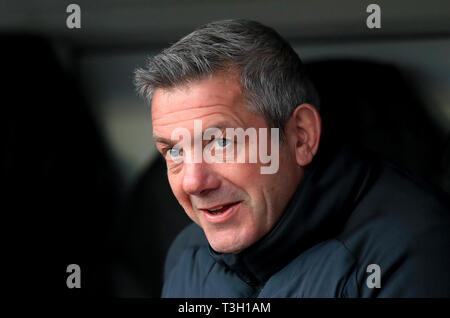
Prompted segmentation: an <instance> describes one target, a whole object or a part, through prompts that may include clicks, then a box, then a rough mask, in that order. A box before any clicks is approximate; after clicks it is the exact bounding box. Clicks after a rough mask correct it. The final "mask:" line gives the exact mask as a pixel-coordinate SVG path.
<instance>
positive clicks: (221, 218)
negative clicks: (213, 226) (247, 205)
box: [201, 201, 242, 223]
mask: <svg viewBox="0 0 450 318" xmlns="http://www.w3.org/2000/svg"><path fill="white" fill-rule="evenodd" d="M241 202H242V201H236V202H232V203H227V204H223V205H217V206H215V207H210V208H208V209H201V210H202V211H203V213H204V215H205V217H206V220H208V221H209V222H211V223H223V222H226V221H228V220H229V219H231V218H232V217H233V215H234V214H235V213H237V211H238V210H239V207H240V203H241Z"/></svg>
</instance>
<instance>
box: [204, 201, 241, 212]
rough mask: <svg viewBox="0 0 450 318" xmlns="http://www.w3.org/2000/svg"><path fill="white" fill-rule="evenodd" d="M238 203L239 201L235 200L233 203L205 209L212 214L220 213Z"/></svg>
mask: <svg viewBox="0 0 450 318" xmlns="http://www.w3.org/2000/svg"><path fill="white" fill-rule="evenodd" d="M237 203H239V202H233V203H230V204H225V205H220V206H217V207H215V208H211V209H206V210H205V211H207V212H208V213H210V214H212V215H218V214H222V213H224V212H225V211H227V210H228V209H229V208H230V207H232V206H233V205H236V204H237Z"/></svg>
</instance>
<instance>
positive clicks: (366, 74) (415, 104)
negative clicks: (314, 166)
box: [0, 0, 450, 297]
mask: <svg viewBox="0 0 450 318" xmlns="http://www.w3.org/2000/svg"><path fill="white" fill-rule="evenodd" d="M70 3H73V2H69V1H61V0H45V1H26V2H15V1H6V2H5V1H2V2H0V43H1V53H0V54H1V59H0V61H1V75H2V94H1V109H2V115H1V129H2V131H1V137H2V169H1V172H2V175H1V182H2V189H3V190H1V191H2V197H3V199H2V200H1V202H2V208H1V211H2V214H3V216H4V220H3V222H2V227H3V231H2V233H3V234H2V236H3V246H4V253H3V254H4V256H3V257H2V260H3V264H4V265H6V267H7V269H6V271H5V272H4V278H5V280H6V281H7V282H8V283H10V285H9V286H10V288H9V290H10V291H11V293H16V294H18V295H32V296H60V295H65V296H119V297H148V296H150V297H158V296H159V295H160V288H161V284H162V280H161V275H162V270H163V262H164V257H165V254H166V252H167V249H168V247H169V245H170V243H171V241H172V240H173V239H174V237H175V236H176V234H177V233H178V232H179V231H180V230H181V229H182V228H183V227H184V226H185V225H186V224H187V223H188V222H189V220H188V218H187V217H186V216H185V215H184V212H183V211H182V209H181V208H180V207H179V206H178V204H177V202H176V201H175V199H174V197H173V195H172V194H171V191H170V188H169V185H168V183H167V180H166V172H165V164H164V162H162V160H161V159H160V158H159V157H158V156H157V154H156V150H155V147H154V145H153V142H152V140H151V131H152V127H151V117H150V113H149V109H148V106H147V105H145V103H144V101H142V100H140V99H138V98H137V96H136V95H135V93H134V87H133V84H132V80H133V71H134V70H135V69H136V68H137V67H141V66H144V65H145V58H146V56H148V55H152V54H155V53H157V52H158V51H159V50H161V49H162V48H164V47H166V46H167V45H169V44H170V43H173V42H174V41H176V40H177V39H178V38H179V37H181V36H182V35H185V34H187V33H189V32H191V31H192V30H193V29H194V28H195V27H197V26H199V25H201V24H204V23H207V22H210V21H213V20H218V19H226V18H247V19H253V20H257V21H259V22H262V23H264V24H267V25H268V26H271V27H273V28H275V29H276V30H277V31H278V32H279V33H280V34H281V35H283V36H284V37H286V38H287V39H288V40H289V41H290V43H291V44H292V46H293V47H294V48H295V49H296V50H297V52H298V53H299V55H300V57H301V58H302V59H303V61H304V62H305V63H306V64H307V65H308V70H309V72H310V74H311V77H312V78H313V81H314V83H315V84H316V86H317V88H318V90H319V92H320V93H321V97H322V113H321V115H322V116H323V122H324V139H325V138H326V140H327V141H328V142H331V143H337V142H352V143H356V144H359V145H362V146H363V147H365V148H368V149H369V150H371V151H373V152H374V153H376V154H378V155H380V156H382V157H384V158H386V159H388V160H391V161H393V162H394V163H396V164H397V165H399V166H401V167H403V168H405V169H408V170H410V171H413V172H414V173H415V174H417V175H420V176H421V177H423V178H425V179H426V180H428V181H429V182H430V183H432V184H434V185H435V186H436V187H438V188H441V189H442V190H443V191H445V192H447V193H450V169H449V167H450V139H449V138H450V102H449V100H450V59H449V58H448V57H449V56H450V37H449V35H450V2H449V1H445V0H442V1H437V0H434V1H377V2H375V3H377V4H378V5H380V7H381V29H368V28H367V27H366V18H367V16H368V15H369V13H366V7H367V5H368V4H370V3H373V1H358V0H352V1H331V0H327V1H276V0H268V1H256V0H252V1H237V0H228V1H225V0H223V1H200V0H187V1H173V0H168V1H163V0H157V1H144V0H139V1H138V0H129V1H118V0H109V1H107V0H101V1H76V2H75V3H77V4H78V5H80V7H81V29H68V28H67V27H66V18H67V17H68V15H69V13H66V7H67V6H68V4H70ZM73 263H75V264H78V265H80V267H81V281H82V288H81V289H78V290H74V289H68V288H67V287H66V277H67V275H68V274H67V273H66V267H67V266H68V265H69V264H73Z"/></svg>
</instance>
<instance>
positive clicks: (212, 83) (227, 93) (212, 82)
mask: <svg viewBox="0 0 450 318" xmlns="http://www.w3.org/2000/svg"><path fill="white" fill-rule="evenodd" d="M243 106H244V101H243V97H242V90H241V86H240V81H239V77H238V76H237V75H235V74H229V73H225V74H218V75H214V76H211V77H207V78H205V79H202V80H199V81H195V82H191V83H188V84H186V85H183V86H177V87H174V88H170V89H161V88H159V89H156V90H155V92H154V94H153V101H152V108H151V109H152V119H153V121H154V122H157V123H158V122H164V121H165V119H167V120H171V119H175V118H171V117H173V116H177V117H178V118H179V119H192V120H193V119H196V118H195V117H197V116H201V115H202V114H207V113H211V112H240V111H243V110H247V107H243ZM243 108H245V109H243ZM191 117H192V118H191Z"/></svg>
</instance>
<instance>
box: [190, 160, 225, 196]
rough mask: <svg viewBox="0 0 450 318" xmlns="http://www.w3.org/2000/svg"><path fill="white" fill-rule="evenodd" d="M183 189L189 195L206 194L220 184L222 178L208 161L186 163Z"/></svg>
mask: <svg viewBox="0 0 450 318" xmlns="http://www.w3.org/2000/svg"><path fill="white" fill-rule="evenodd" d="M183 170H184V175H183V190H184V191H185V192H186V193H187V194H189V195H205V194H207V193H208V192H210V191H211V190H215V189H217V188H219V186H220V179H219V178H218V177H217V175H216V174H215V173H213V171H212V170H211V167H210V165H209V164H207V163H204V162H202V163H192V162H191V163H184V166H183Z"/></svg>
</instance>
